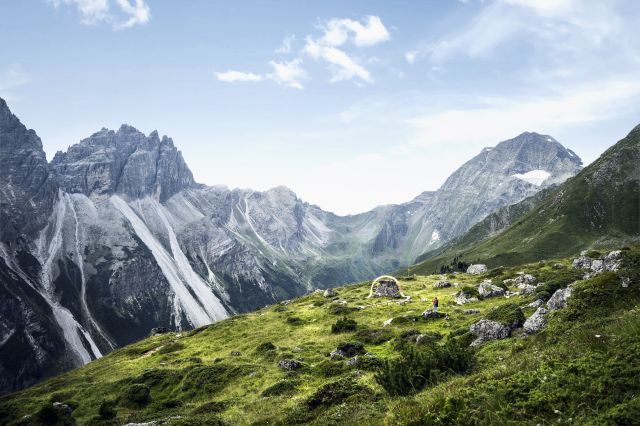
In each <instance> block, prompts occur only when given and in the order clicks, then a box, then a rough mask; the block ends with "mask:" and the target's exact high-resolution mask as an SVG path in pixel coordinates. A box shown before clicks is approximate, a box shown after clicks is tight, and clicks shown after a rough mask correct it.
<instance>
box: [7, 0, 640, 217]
mask: <svg viewBox="0 0 640 426" xmlns="http://www.w3.org/2000/svg"><path fill="white" fill-rule="evenodd" d="M1 9H2V11H3V15H4V16H5V25H3V27H2V28H0V34H1V35H2V36H3V38H4V39H5V40H11V41H12V42H11V43H10V44H9V43H7V46H5V47H4V51H3V55H2V57H1V59H0V96H2V97H3V98H5V99H6V100H7V102H8V104H9V107H10V108H11V110H12V111H13V112H14V113H15V114H16V115H17V116H18V117H19V118H20V119H21V121H22V122H23V123H24V124H25V125H26V126H27V127H29V128H33V129H34V130H35V131H36V132H37V133H38V135H39V136H40V137H41V139H42V141H43V145H44V148H45V151H46V152H47V156H48V158H49V159H51V158H52V156H53V154H54V153H55V152H56V151H58V150H66V149H67V147H68V146H70V145H72V144H74V143H77V142H78V141H79V140H80V139H83V138H85V137H88V136H90V135H91V134H92V133H94V132H95V131H97V130H99V129H100V128H102V127H107V128H111V129H114V130H117V128H118V127H119V126H120V125H121V124H123V123H127V124H129V125H132V126H134V127H136V128H137V129H139V130H141V131H143V132H144V133H145V134H148V133H150V132H151V131H152V130H156V129H157V130H158V132H159V133H160V134H161V135H163V134H166V135H167V136H169V137H171V138H173V140H174V143H175V145H176V146H177V147H178V149H179V150H181V151H182V153H183V156H184V157H185V160H186V162H187V164H188V165H189V167H190V169H191V170H192V172H193V174H194V177H195V179H196V181H198V182H200V183H204V184H207V185H226V186H228V187H230V188H250V189H255V190H266V189H269V188H272V187H276V186H280V185H284V186H287V187H289V188H291V189H292V190H293V191H295V192H296V194H297V195H298V196H299V197H300V198H302V199H303V200H305V201H307V202H309V203H311V204H316V205H318V206H320V207H321V208H323V209H325V210H328V211H331V212H334V213H337V214H341V215H344V214H355V213H359V212H363V211H367V210H370V209H371V208H374V207H376V206H378V205H384V204H397V203H402V202H406V201H409V200H411V199H412V198H413V197H415V196H417V195H418V194H420V193H421V192H423V191H427V190H435V189H437V188H438V187H439V186H440V185H441V184H442V183H443V182H444V180H445V179H446V178H447V177H448V176H449V175H450V174H451V173H452V172H453V171H454V170H455V169H456V168H458V167H459V166H460V165H461V164H463V163H464V162H465V161H467V160H469V159H470V158H472V157H473V156H475V155H477V154H478V153H479V152H480V151H481V150H482V148H483V147H485V146H495V145H496V144H497V143H499V142H500V141H502V140H506V139H509V138H512V137H514V136H516V135H518V134H520V133H522V132H524V131H532V132H538V133H542V134H549V135H551V136H553V137H554V138H555V139H557V140H558V141H559V142H560V143H561V144H563V145H564V146H565V147H567V148H570V149H571V150H573V151H575V152H576V153H577V154H578V155H579V156H580V157H581V158H582V160H583V162H584V163H585V165H586V164H588V163H590V162H592V161H593V160H594V159H596V158H597V157H598V156H599V155H600V154H601V153H602V152H603V151H604V150H605V149H606V148H608V147H609V146H611V145H613V144H614V143H615V142H616V141H617V140H619V139H620V138H622V137H624V136H625V135H626V134H627V132H628V131H629V130H631V129H632V128H633V127H634V126H635V125H637V124H638V117H640V114H639V113H640V102H639V101H640V51H638V48H637V46H639V45H640V43H638V41H639V39H640V35H638V34H637V31H635V28H634V26H633V23H634V22H635V21H636V20H637V18H638V16H640V4H635V3H633V2H621V1H604V2H599V4H597V5H590V7H589V8H588V9H587V8H585V7H581V4H580V2H577V1H570V0H563V1H553V2H552V1H533V0H496V1H486V2H480V1H473V0H469V1H464V2H462V1H461V2H446V3H445V2H421V3H419V4H415V3H413V2H405V3H403V2H398V3H394V4H389V3H387V2H367V3H366V4H360V3H345V2H339V1H333V2H323V3H322V4H315V3H311V2H297V3H294V4H285V3H279V2H244V3H242V4H239V3H238V2H216V3H211V2H192V3H189V7H186V6H185V5H184V4H181V3H159V2H158V3H156V2H152V1H142V0H136V1H133V2H130V1H127V0H112V1H102V0H51V1H25V2H11V3H4V4H3V5H2V7H1ZM407 11H413V13H407ZM34 27H38V28H39V29H40V31H37V32H33V31H31V29H32V28H34ZM379 168H384V170H385V171H386V172H385V173H380V172H376V170H377V169H379Z"/></svg>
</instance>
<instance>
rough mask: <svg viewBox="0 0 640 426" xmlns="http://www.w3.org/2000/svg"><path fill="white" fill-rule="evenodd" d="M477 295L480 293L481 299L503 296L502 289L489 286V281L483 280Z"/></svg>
mask: <svg viewBox="0 0 640 426" xmlns="http://www.w3.org/2000/svg"><path fill="white" fill-rule="evenodd" d="M478 293H480V296H482V297H497V296H504V289H503V288H501V287H498V286H497V285H493V284H491V280H485V281H483V282H481V283H480V286H478Z"/></svg>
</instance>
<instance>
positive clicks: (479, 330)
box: [469, 319, 511, 346]
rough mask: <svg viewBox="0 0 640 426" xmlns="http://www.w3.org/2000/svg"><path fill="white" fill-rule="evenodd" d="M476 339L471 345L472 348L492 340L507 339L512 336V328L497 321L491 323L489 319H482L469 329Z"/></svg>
mask: <svg viewBox="0 0 640 426" xmlns="http://www.w3.org/2000/svg"><path fill="white" fill-rule="evenodd" d="M469 331H471V333H472V334H474V335H475V336H477V337H476V339H475V340H474V341H473V342H472V343H471V346H479V345H481V344H483V343H485V342H488V341H490V340H497V339H506V338H507V337H509V336H510V335H511V328H509V327H507V326H506V325H503V324H500V323H499V322H497V321H491V320H487V319H481V320H480V321H478V322H476V323H475V324H473V325H471V327H470V328H469Z"/></svg>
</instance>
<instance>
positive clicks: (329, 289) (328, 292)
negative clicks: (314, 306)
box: [323, 288, 338, 297]
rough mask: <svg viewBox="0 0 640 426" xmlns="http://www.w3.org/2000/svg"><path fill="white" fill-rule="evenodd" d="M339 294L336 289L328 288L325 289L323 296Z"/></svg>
mask: <svg viewBox="0 0 640 426" xmlns="http://www.w3.org/2000/svg"><path fill="white" fill-rule="evenodd" d="M337 295H338V292H336V291H335V290H334V289H332V288H328V289H326V290H325V291H324V293H323V296H324V297H336V296H337Z"/></svg>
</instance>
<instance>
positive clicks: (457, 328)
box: [0, 248, 640, 425]
mask: <svg viewBox="0 0 640 426" xmlns="http://www.w3.org/2000/svg"><path fill="white" fill-rule="evenodd" d="M624 253H625V262H626V263H625V265H626V266H625V268H624V269H623V270H622V271H620V272H619V273H617V274H613V273H606V274H602V275H600V276H597V277H594V278H592V279H590V280H586V281H579V282H578V283H577V284H575V285H574V296H573V297H572V299H571V300H570V303H569V306H568V307H567V308H566V309H564V310H559V311H555V312H553V313H550V314H549V323H548V326H547V328H546V329H545V330H544V331H543V332H541V333H540V334H538V335H535V336H528V337H524V336H521V335H519V334H517V333H515V337H512V338H509V339H505V340H501V341H494V342H489V343H486V344H484V345H483V346H481V347H480V348H478V349H473V350H470V352H469V353H470V354H471V356H472V357H473V358H472V361H469V360H468V359H467V358H464V357H458V355H459V354H460V353H461V352H459V350H458V349H456V348H462V349H464V351H467V349H466V347H467V346H468V344H469V342H470V338H472V336H470V334H469V331H468V330H469V326H470V325H471V324H473V323H474V322H476V321H478V320H479V319H481V318H494V319H496V320H499V321H504V322H510V323H513V322H518V323H520V322H521V321H522V318H523V316H522V315H524V316H529V315H531V314H532V313H533V309H532V308H528V307H527V304H528V303H530V302H531V301H533V300H534V299H535V298H536V296H535V295H531V296H511V297H509V298H506V297H495V298H487V299H484V300H480V301H478V302H473V303H470V304H467V305H465V306H458V305H456V304H455V301H454V295H455V293H457V292H458V291H459V290H460V289H462V288H464V287H468V288H470V289H474V288H475V287H476V286H477V285H478V284H479V283H480V282H482V281H483V280H484V279H487V278H488V277H491V278H492V279H493V280H494V282H502V280H503V279H506V278H513V277H515V276H516V275H517V273H518V272H520V271H525V272H527V273H531V274H533V275H534V276H536V277H538V278H539V280H540V281H542V280H544V282H545V283H546V284H545V285H546V286H549V285H551V287H549V288H546V287H545V291H552V290H553V288H556V287H557V288H561V287H564V286H566V285H568V284H569V283H571V282H573V281H575V278H579V277H578V275H582V274H576V273H575V271H573V270H572V269H571V268H570V263H571V258H564V259H556V260H553V261H548V262H542V263H540V262H536V263H532V264H528V265H522V266H518V267H503V268H496V269H493V270H490V271H488V272H487V273H486V274H483V275H478V276H472V275H468V274H464V273H461V274H455V275H449V276H448V277H443V276H440V275H430V276H420V275H418V276H415V277H412V279H411V280H408V281H402V280H401V285H402V287H403V291H404V292H405V294H407V295H410V296H411V300H410V301H408V302H405V301H398V300H390V299H379V298H376V299H368V298H367V295H368V292H369V288H368V285H369V283H366V282H365V283H359V284H354V285H349V286H346V287H343V288H341V289H340V291H339V298H340V299H341V300H342V301H344V303H345V305H339V304H337V303H333V302H328V303H324V301H325V298H324V297H323V296H322V295H321V294H310V295H307V296H304V297H301V298H298V299H294V300H292V301H291V302H290V303H288V304H286V305H273V306H268V307H266V308H263V309H261V310H259V311H256V312H253V313H250V314H245V315H239V316H236V317H233V318H229V319H227V320H224V321H221V322H218V323H215V324H211V325H209V326H206V327H201V328H199V329H197V330H193V331H190V332H182V333H168V334H165V335H160V336H154V337H150V338H147V339H145V340H142V341H140V342H137V343H135V344H133V345H130V346H128V347H125V348H121V349H118V350H116V351H114V352H112V353H111V354H109V355H107V356H106V357H104V358H101V359H99V360H96V361H94V362H91V363H89V364H87V365H86V366H84V367H81V368H78V369H76V370H73V371H70V372H68V373H66V374H63V375H60V376H57V377H54V378H52V379H50V380H47V381H46V382H43V383H41V384H39V385H36V386H33V387H31V388H29V389H26V390H24V391H22V392H19V393H16V394H13V395H8V396H5V397H3V398H1V399H0V419H1V420H0V423H1V424H38V419H39V418H40V417H42V416H51V415H52V413H51V412H50V410H49V409H48V407H50V406H51V403H52V402H54V401H55V402H63V403H67V404H69V405H70V406H72V407H73V413H72V415H73V417H74V418H75V419H76V421H77V422H78V423H79V424H124V423H127V422H144V421H152V420H162V419H164V420H166V422H165V423H163V424H167V425H175V424H182V425H186V424H228V425H260V424H270V425H273V424H282V425H284V424H300V423H308V424H317V425H320V424H365V425H366V424H371V425H377V424H385V423H386V424H492V423H493V424H522V423H524V424H538V423H540V424H549V423H552V422H553V423H556V422H558V421H560V422H564V423H583V424H588V423H592V424H604V423H618V424H625V423H627V424H629V423H632V422H633V420H634V419H637V418H640V417H639V416H640V403H639V402H638V395H640V381H638V379H637V378H638V377H640V361H639V358H638V357H637V353H638V352H639V351H640V309H639V308H638V304H639V303H640V291H639V288H640V281H638V278H639V277H640V249H638V248H634V249H631V250H626V251H625V252H624ZM556 263H562V264H563V265H565V266H567V267H566V268H564V269H558V268H556V267H554V264H556ZM621 276H630V277H633V279H634V280H635V281H634V284H633V285H632V286H629V287H628V288H623V287H622V286H621V285H620V279H621ZM444 278H447V279H448V280H449V281H451V282H452V283H456V284H457V285H456V284H454V285H452V286H451V287H449V288H443V289H433V287H432V286H433V284H434V283H436V282H438V281H440V280H442V279H444ZM512 290H514V288H512ZM434 296H437V297H438V298H439V299H440V305H441V310H442V311H443V312H446V313H447V316H446V317H444V318H438V319H431V320H424V319H422V317H421V313H422V312H423V311H425V310H426V309H429V308H430V307H431V306H430V305H431V302H430V301H431V300H432V299H433V297H434ZM336 307H340V309H339V312H336ZM468 308H474V309H479V310H480V314H477V315H466V314H464V310H465V309H468ZM400 317H404V318H405V321H393V322H392V323H391V325H389V326H387V327H383V323H384V322H385V320H388V319H389V318H400ZM291 318H295V319H294V320H290V319H291ZM352 321H354V322H355V323H356V327H355V329H354V328H353V326H352V324H353V323H352ZM336 324H349V325H347V327H346V329H345V328H344V327H340V332H339V333H332V326H333V325H336ZM418 336H421V337H420V341H421V342H422V343H421V344H420V345H418V344H416V343H415V342H416V341H417V339H418ZM596 336H600V337H596ZM337 348H341V349H343V350H344V351H345V352H348V354H349V356H353V355H356V354H358V362H354V363H352V364H353V365H350V364H347V361H348V360H349V358H345V359H338V358H336V359H332V358H330V357H329V353H330V352H331V351H334V350H336V349H337ZM425 351H426V352H425ZM232 352H235V353H236V355H235V356H232V355H231V353H232ZM237 353H239V354H240V355H237ZM365 353H367V354H366V355H365ZM411 353H413V354H414V355H408V354H411ZM425 353H428V355H425ZM465 353H466V352H465ZM412 357H413V358H412ZM283 359H296V360H299V361H301V363H302V365H303V366H302V367H301V368H300V369H297V370H293V371H285V370H283V369H281V368H279V367H278V362H279V361H280V360H283ZM467 361H469V362H467ZM403 363H405V366H408V367H407V368H402V366H403ZM386 366H395V367H396V369H395V371H396V373H398V374H400V375H399V376H394V375H391V377H392V378H393V379H392V380H391V382H394V381H395V382H402V381H403V380H405V379H406V381H408V383H409V384H410V387H411V392H406V393H408V394H409V395H408V396H399V395H397V394H402V395H404V394H405V392H396V391H393V390H392V391H391V392H390V391H388V390H387V388H389V386H386V387H385V385H384V383H385V381H384V380H382V384H381V380H380V379H379V377H380V376H381V375H383V374H384V371H385V368H387V367H386ZM405 370H407V371H413V372H415V374H413V375H412V374H409V375H407V376H406V377H402V374H401V373H402V372H403V371H405ZM427 370H428V371H429V374H428V377H427V379H428V380H423V381H416V380H415V377H416V376H417V375H422V376H425V377H426V376H427V375H426V374H425V373H424V371H427ZM421 371H422V373H420V372H421ZM377 378H378V379H377ZM403 389H404V388H403ZM24 416H28V417H26V418H25V417H24ZM38 416H40V417H38Z"/></svg>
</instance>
